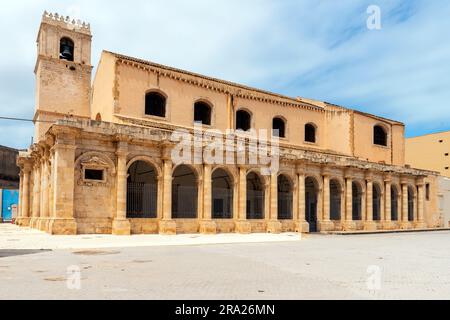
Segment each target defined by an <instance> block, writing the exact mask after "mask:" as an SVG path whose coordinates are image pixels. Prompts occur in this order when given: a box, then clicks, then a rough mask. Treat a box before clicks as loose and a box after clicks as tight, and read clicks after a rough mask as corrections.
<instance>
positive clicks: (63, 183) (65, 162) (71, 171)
mask: <svg viewBox="0 0 450 320" xmlns="http://www.w3.org/2000/svg"><path fill="white" fill-rule="evenodd" d="M52 130H53V132H54V133H55V134H56V141H55V145H54V146H53V152H54V164H53V165H54V168H53V169H54V176H53V204H52V213H53V216H52V218H51V220H50V222H49V227H48V232H49V233H50V234H54V235H75V234H77V223H76V221H75V219H74V202H73V201H74V186H75V149H76V145H75V137H76V134H77V131H74V130H71V129H67V128H62V127H53V128H52Z"/></svg>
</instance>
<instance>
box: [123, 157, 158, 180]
mask: <svg viewBox="0 0 450 320" xmlns="http://www.w3.org/2000/svg"><path fill="white" fill-rule="evenodd" d="M136 161H144V162H147V163H148V164H150V165H151V166H153V167H154V169H155V170H156V173H157V177H158V179H161V178H162V170H161V167H160V165H159V164H158V163H157V162H156V161H154V160H153V158H152V157H149V156H135V157H133V158H131V159H130V160H129V161H128V163H127V171H128V169H130V167H131V165H132V164H133V163H134V162H136Z"/></svg>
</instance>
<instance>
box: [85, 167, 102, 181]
mask: <svg viewBox="0 0 450 320" xmlns="http://www.w3.org/2000/svg"><path fill="white" fill-rule="evenodd" d="M84 179H85V180H95V181H103V170H96V169H85V170H84Z"/></svg>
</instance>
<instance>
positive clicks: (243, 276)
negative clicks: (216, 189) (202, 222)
mask: <svg viewBox="0 0 450 320" xmlns="http://www.w3.org/2000/svg"><path fill="white" fill-rule="evenodd" d="M213 238H214V237H213ZM213 238H211V237H207V236H199V235H181V236H176V237H172V239H170V240H167V239H166V238H164V237H160V236H132V237H126V238H121V237H112V236H94V235H93V236H78V237H50V236H48V235H45V234H43V233H40V232H37V231H31V230H29V229H18V228H17V227H15V226H12V225H0V281H1V286H0V299H450V232H449V231H441V232H423V233H403V234H375V235H306V236H304V237H303V239H302V240H300V237H299V236H298V235H295V234H284V235H264V234H261V235H249V236H241V235H218V236H217V237H215V240H214V239H213ZM133 241H134V242H135V243H136V246H134V245H133ZM256 241H262V242H256ZM58 243H59V244H58ZM96 244H97V245H96ZM78 276H79V281H78V280H77V279H78V278H77V277H78Z"/></svg>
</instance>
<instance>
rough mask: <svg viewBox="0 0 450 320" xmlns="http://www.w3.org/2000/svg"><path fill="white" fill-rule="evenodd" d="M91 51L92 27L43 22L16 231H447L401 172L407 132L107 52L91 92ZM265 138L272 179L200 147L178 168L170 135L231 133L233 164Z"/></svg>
mask: <svg viewBox="0 0 450 320" xmlns="http://www.w3.org/2000/svg"><path fill="white" fill-rule="evenodd" d="M91 40H92V35H91V30H90V25H89V24H86V23H82V22H81V21H73V20H72V21H71V20H70V19H69V18H68V17H62V16H59V15H58V14H49V13H47V12H45V13H44V15H43V17H42V22H41V25H40V29H39V33H38V37H37V61H36V66H35V70H34V72H35V74H36V105H35V114H34V120H35V138H34V144H33V145H32V146H31V147H30V148H29V150H28V151H26V152H21V153H20V154H19V157H18V159H17V163H18V166H19V167H20V204H19V217H18V219H17V220H16V223H17V224H18V225H20V226H29V227H31V228H36V229H40V230H43V231H46V232H48V233H50V234H54V235H73V234H115V235H129V234H157V233H159V234H177V233H207V234H214V233H232V232H236V233H255V232H269V233H279V232H299V233H300V232H301V233H307V232H331V231H353V230H369V231H375V230H394V229H426V228H434V227H439V226H442V219H441V218H440V215H439V209H438V189H437V188H438V185H437V173H436V172H432V171H427V170H419V169H414V168H411V167H410V166H408V165H407V164H406V163H405V137H404V134H405V127H404V124H403V123H401V122H398V121H394V120H390V119H385V118H382V117H379V116H376V115H371V114H366V113H363V112H360V111H356V110H351V109H348V108H344V107H341V106H337V105H333V104H330V103H327V102H322V101H316V100H311V99H305V98H299V97H298V98H292V97H287V96H283V95H280V94H275V93H271V92H267V91H263V90H259V89H255V88H251V87H248V86H245V85H240V84H236V83H232V82H228V81H224V80H219V79H215V78H212V77H208V76H203V75H199V74H196V73H193V72H188V71H184V70H180V69H176V68H173V67H168V66H164V65H159V64H156V63H153V62H150V61H146V60H142V59H137V58H133V57H128V56H125V55H122V54H117V53H113V52H108V51H103V53H102V55H101V59H100V61H99V63H98V66H97V69H96V74H95V76H94V80H93V81H92V70H93V66H92V64H91ZM198 128H200V129H198ZM263 129H265V130H267V132H269V135H270V136H272V137H270V138H275V139H274V140H275V141H278V143H277V147H276V149H277V150H278V151H277V156H278V166H277V169H276V170H267V169H268V168H267V163H256V164H255V163H251V162H242V161H241V162H239V161H231V162H230V161H224V163H210V162H208V161H206V160H205V154H204V153H202V152H201V151H202V148H206V144H200V153H199V152H198V150H194V149H195V147H194V148H192V155H193V157H192V158H195V160H196V161H191V162H185V163H178V162H177V161H175V160H174V157H173V155H174V150H176V148H178V147H179V145H178V143H177V142H176V141H174V139H173V136H174V132H185V133H192V134H194V135H195V132H196V131H199V130H200V131H201V132H207V131H208V132H215V131H217V132H223V133H225V132H233V131H234V130H237V131H236V132H239V135H237V136H239V137H238V138H237V139H236V140H233V141H232V144H233V146H234V144H240V147H236V148H234V149H233V151H231V158H232V160H233V159H234V160H236V159H237V158H238V157H240V156H242V154H246V152H247V153H248V154H250V153H251V152H250V149H251V148H252V145H253V140H254V137H253V136H252V134H250V133H251V132H253V131H255V130H256V131H258V130H263ZM246 133H248V134H246ZM241 142H242V143H241ZM258 146H259V144H258ZM197 149H198V146H197ZM189 150H191V149H189ZM268 150H269V151H268V152H271V150H275V147H274V146H272V145H271V146H270V147H268ZM228 160H229V159H228ZM268 172H269V174H268Z"/></svg>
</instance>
